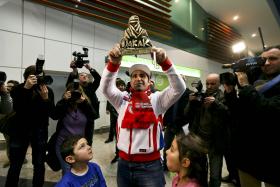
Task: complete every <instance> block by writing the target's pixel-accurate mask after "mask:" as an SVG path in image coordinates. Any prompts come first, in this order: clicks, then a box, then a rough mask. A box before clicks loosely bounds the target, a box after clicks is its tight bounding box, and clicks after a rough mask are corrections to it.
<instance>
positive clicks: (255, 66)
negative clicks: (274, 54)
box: [220, 56, 266, 85]
mask: <svg viewBox="0 0 280 187" xmlns="http://www.w3.org/2000/svg"><path fill="white" fill-rule="evenodd" d="M265 62H266V60H265V59H264V58H262V57H259V56H257V57H247V58H242V59H240V60H238V61H236V62H234V63H232V64H224V65H223V66H222V67H223V68H231V69H232V70H233V72H245V73H246V74H247V77H248V81H249V83H250V84H253V83H254V82H255V81H256V80H257V79H258V78H259V76H260V74H261V73H262V70H261V67H262V66H263V65H264V64H265ZM220 78H222V79H223V80H222V82H232V81H235V84H237V79H236V78H235V80H233V79H234V78H231V76H228V75H226V76H225V75H222V77H221V76H220ZM229 78H230V79H231V80H229ZM222 82H221V83H222ZM235 84H231V85H235Z"/></svg>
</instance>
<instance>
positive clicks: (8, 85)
mask: <svg viewBox="0 0 280 187" xmlns="http://www.w3.org/2000/svg"><path fill="white" fill-rule="evenodd" d="M17 85H19V82H18V81H16V80H8V81H7V83H6V88H7V89H6V90H7V94H10V92H11V91H12V89H13V88H14V87H15V86H17ZM10 112H11V111H10ZM4 138H5V141H6V154H7V158H8V160H7V162H5V163H4V164H3V168H6V167H9V166H10V159H9V157H10V156H9V155H10V154H9V151H10V147H9V144H10V138H9V135H8V134H4ZM23 163H24V164H26V163H27V159H26V158H25V159H24V162H23Z"/></svg>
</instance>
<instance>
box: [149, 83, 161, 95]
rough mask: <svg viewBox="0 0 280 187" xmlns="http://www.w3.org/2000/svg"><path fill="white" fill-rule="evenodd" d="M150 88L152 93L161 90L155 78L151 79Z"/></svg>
mask: <svg viewBox="0 0 280 187" xmlns="http://www.w3.org/2000/svg"><path fill="white" fill-rule="evenodd" d="M150 89H151V92H152V93H154V92H156V91H159V89H157V87H156V84H155V81H153V80H151V84H150Z"/></svg>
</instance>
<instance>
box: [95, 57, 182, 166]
mask: <svg viewBox="0 0 280 187" xmlns="http://www.w3.org/2000/svg"><path fill="white" fill-rule="evenodd" d="M161 67H162V70H163V71H165V73H166V74H167V77H168V80H169V84H170V85H169V86H168V87H167V88H165V89H164V90H163V91H157V92H155V93H150V91H149V90H146V91H143V92H138V93H137V92H134V93H132V94H129V93H127V92H126V91H125V92H121V91H120V90H119V89H118V88H117V87H116V83H115V82H116V78H117V74H118V70H119V65H115V64H112V63H111V62H109V63H108V65H107V66H106V68H105V69H104V71H103V74H102V78H101V84H100V88H101V90H102V92H103V94H104V95H105V97H106V98H107V99H108V100H109V102H110V103H111V104H112V105H113V106H114V107H115V109H116V110H117V112H118V113H119V117H118V122H117V146H118V149H119V156H120V157H121V158H122V159H124V160H128V161H133V162H147V161H153V160H157V159H159V158H160V150H161V149H162V148H163V146H164V142H163V135H162V123H161V121H162V120H161V119H162V118H161V117H162V115H163V114H164V113H165V112H166V110H167V109H168V108H169V107H170V106H171V105H173V104H174V103H175V102H176V101H177V100H178V99H179V98H180V96H181V95H182V94H183V93H184V91H185V89H186V85H185V83H184V81H183V79H182V78H181V76H180V75H179V74H177V73H176V71H175V68H174V66H172V64H171V62H170V61H169V60H168V59H167V60H165V61H164V62H163V63H162V64H161ZM139 97H143V98H144V99H143V98H140V99H139ZM138 109H139V110H138ZM139 111H140V112H139ZM143 111H144V112H143ZM146 113H147V115H146Z"/></svg>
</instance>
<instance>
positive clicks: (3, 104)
mask: <svg viewBox="0 0 280 187" xmlns="http://www.w3.org/2000/svg"><path fill="white" fill-rule="evenodd" d="M1 73H2V74H4V75H5V77H6V73H4V72H1ZM5 81H6V80H5ZM5 81H3V82H0V117H2V116H3V115H5V114H8V113H10V112H11V111H12V110H13V100H12V98H11V96H10V92H9V91H8V88H7V87H6V86H5Z"/></svg>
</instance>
